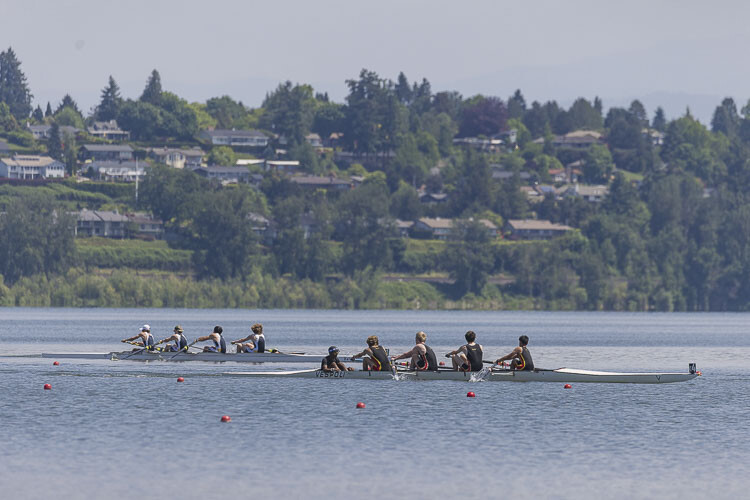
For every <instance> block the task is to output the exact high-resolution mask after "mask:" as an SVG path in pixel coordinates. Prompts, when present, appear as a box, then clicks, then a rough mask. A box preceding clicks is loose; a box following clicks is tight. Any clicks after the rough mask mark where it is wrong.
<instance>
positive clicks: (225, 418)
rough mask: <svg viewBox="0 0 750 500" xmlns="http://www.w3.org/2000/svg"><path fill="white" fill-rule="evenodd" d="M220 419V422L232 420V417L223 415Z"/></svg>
mask: <svg viewBox="0 0 750 500" xmlns="http://www.w3.org/2000/svg"><path fill="white" fill-rule="evenodd" d="M221 421H222V422H231V421H232V417H230V416H229V415H224V416H223V417H221Z"/></svg>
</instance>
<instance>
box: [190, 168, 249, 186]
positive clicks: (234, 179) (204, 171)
mask: <svg viewBox="0 0 750 500" xmlns="http://www.w3.org/2000/svg"><path fill="white" fill-rule="evenodd" d="M193 172H195V173H196V174H198V175H200V176H201V177H205V178H206V179H213V180H217V181H219V182H221V183H222V184H239V183H240V182H244V183H247V182H250V171H249V170H248V169H247V167H199V168H196V169H193Z"/></svg>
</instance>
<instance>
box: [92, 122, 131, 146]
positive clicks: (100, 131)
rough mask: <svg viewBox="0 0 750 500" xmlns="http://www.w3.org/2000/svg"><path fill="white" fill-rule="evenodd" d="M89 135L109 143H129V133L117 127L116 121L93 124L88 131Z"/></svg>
mask: <svg viewBox="0 0 750 500" xmlns="http://www.w3.org/2000/svg"><path fill="white" fill-rule="evenodd" d="M87 131H88V133H89V135H91V136H93V137H98V138H100V139H107V140H109V141H129V140H130V132H127V131H125V130H122V129H121V128H120V127H119V126H118V125H117V120H109V121H106V122H94V123H93V124H92V125H91V126H90V127H89V128H88V129H87Z"/></svg>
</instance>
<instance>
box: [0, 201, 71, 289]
mask: <svg viewBox="0 0 750 500" xmlns="http://www.w3.org/2000/svg"><path fill="white" fill-rule="evenodd" d="M75 224H76V222H75V218H74V217H73V216H72V215H70V214H69V213H68V211H67V210H66V208H65V207H64V206H62V205H59V204H56V203H55V202H54V201H52V200H51V199H50V198H47V197H41V196H36V195H33V196H30V195H24V196H22V197H18V198H11V199H10V201H9V202H8V203H7V205H6V207H5V213H4V215H3V216H2V217H0V255H2V256H3V258H2V259H0V275H2V276H3V277H4V279H5V281H6V282H7V283H11V284H12V283H15V282H16V281H18V280H19V279H20V278H22V277H24V276H32V275H35V274H40V273H44V274H51V273H63V272H65V271H66V270H67V269H68V268H69V267H70V266H71V265H72V264H73V263H74V261H75V255H76V247H75V242H74V240H73V229H74V228H75Z"/></svg>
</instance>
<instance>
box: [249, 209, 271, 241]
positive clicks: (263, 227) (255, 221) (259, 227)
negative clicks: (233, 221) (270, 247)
mask: <svg viewBox="0 0 750 500" xmlns="http://www.w3.org/2000/svg"><path fill="white" fill-rule="evenodd" d="M247 219H248V221H249V222H250V224H251V226H252V230H253V233H255V234H256V235H257V236H258V238H260V240H261V241H262V242H263V243H271V242H273V240H275V239H276V225H275V224H274V223H273V221H270V220H268V219H267V218H265V217H263V216H262V215H260V214H256V213H252V212H251V213H249V214H247Z"/></svg>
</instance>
